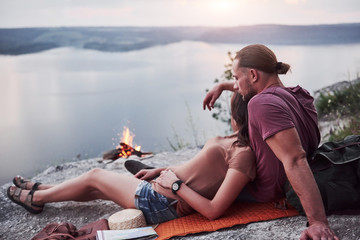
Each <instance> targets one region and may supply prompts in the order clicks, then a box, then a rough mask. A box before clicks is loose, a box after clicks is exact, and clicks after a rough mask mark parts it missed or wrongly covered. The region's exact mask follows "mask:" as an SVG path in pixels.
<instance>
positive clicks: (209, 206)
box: [7, 94, 255, 224]
mask: <svg viewBox="0 0 360 240" xmlns="http://www.w3.org/2000/svg"><path fill="white" fill-rule="evenodd" d="M231 103H232V104H231V105H232V126H233V129H234V131H238V134H234V135H232V136H228V137H215V138H213V139H210V140H209V141H208V142H207V143H206V144H205V146H204V148H203V149H202V150H201V151H200V152H199V153H198V154H197V155H196V156H195V157H194V158H193V159H191V160H190V161H188V162H186V163H184V164H181V165H177V166H172V167H169V168H167V169H165V168H158V169H150V170H141V171H140V172H138V173H137V174H136V175H135V177H133V176H128V175H122V174H119V173H116V172H109V171H106V170H103V169H93V170H91V171H89V172H87V173H85V174H83V175H81V176H79V177H77V178H74V179H71V180H68V181H65V182H63V183H61V184H58V185H46V184H34V183H32V182H30V181H27V180H24V179H23V178H21V177H15V178H14V184H15V185H16V187H15V186H11V187H9V188H8V191H7V194H8V197H9V198H10V199H11V200H12V201H13V202H15V203H17V204H19V205H21V206H23V207H24V208H25V209H26V210H28V211H29V212H32V213H35V214H36V213H40V212H41V211H42V210H43V207H44V205H45V203H51V202H61V201H70V200H72V201H90V200H95V199H104V200H112V201H114V202H115V203H117V204H118V205H120V206H121V207H123V208H137V209H140V210H142V212H143V213H144V216H145V219H146V221H147V223H148V224H155V223H160V222H164V221H169V220H171V219H174V218H177V217H180V216H184V215H188V214H190V213H192V212H194V211H197V212H199V213H200V214H202V215H204V216H205V217H207V218H208V219H216V218H218V217H219V216H221V215H222V214H223V213H224V212H225V210H226V209H227V208H228V207H229V206H230V205H231V204H232V203H233V202H234V200H235V199H236V198H237V197H238V195H239V194H240V193H241V191H242V189H243V188H244V187H245V185H246V184H247V183H248V182H250V181H252V180H253V179H254V178H255V156H254V154H253V152H252V151H251V149H250V148H249V147H248V135H247V106H246V103H244V102H243V100H242V97H241V95H240V94H234V96H233V98H232V101H231ZM159 173H160V176H159V177H158V178H156V179H153V178H154V177H155V176H157V175H158V174H159ZM148 181H150V182H148Z"/></svg>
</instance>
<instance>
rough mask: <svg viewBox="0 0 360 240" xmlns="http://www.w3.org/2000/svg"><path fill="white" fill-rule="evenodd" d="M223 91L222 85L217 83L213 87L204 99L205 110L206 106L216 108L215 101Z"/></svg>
mask: <svg viewBox="0 0 360 240" xmlns="http://www.w3.org/2000/svg"><path fill="white" fill-rule="evenodd" d="M221 93H222V89H221V88H220V85H216V86H215V87H214V88H213V89H211V90H210V91H209V92H208V93H207V94H206V96H205V98H204V101H203V109H204V110H205V109H206V107H207V108H208V109H209V111H211V109H213V108H214V103H215V101H216V99H218V98H219V97H220V95H221Z"/></svg>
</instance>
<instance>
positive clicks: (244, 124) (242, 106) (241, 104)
mask: <svg viewBox="0 0 360 240" xmlns="http://www.w3.org/2000/svg"><path fill="white" fill-rule="evenodd" d="M231 116H232V118H233V119H234V120H235V122H236V125H237V127H238V128H239V132H238V139H237V141H236V144H237V145H238V146H248V145H249V143H250V141H249V127H248V108H247V103H246V102H245V101H244V100H243V97H242V95H241V94H240V93H238V92H235V93H234V95H233V97H232V98H231Z"/></svg>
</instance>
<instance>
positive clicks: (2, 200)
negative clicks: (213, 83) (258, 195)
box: [0, 148, 360, 240]
mask: <svg viewBox="0 0 360 240" xmlns="http://www.w3.org/2000/svg"><path fill="white" fill-rule="evenodd" d="M198 151H199V149H197V148H196V149H186V150H182V151H178V152H164V153H159V154H156V155H155V156H154V157H151V158H147V159H144V160H143V162H144V163H146V164H150V165H153V166H165V165H172V164H177V163H180V162H183V161H186V160H187V159H189V158H191V157H192V156H194V155H195V154H196V153H197V152H198ZM134 159H136V158H134ZM100 160H101V159H89V160H81V161H77V162H71V163H65V164H62V165H58V166H53V167H50V168H48V169H47V170H45V171H44V172H42V173H40V174H38V175H36V176H34V177H33V178H32V179H33V180H34V181H40V182H43V183H59V182H62V181H63V180H66V179H69V178H72V177H75V176H78V175H79V174H81V173H84V172H86V171H88V170H90V169H92V168H95V167H98V168H103V169H108V170H112V171H117V172H119V173H124V174H128V173H127V172H126V170H125V169H124V167H123V163H124V161H123V160H122V159H119V160H117V161H115V162H113V163H109V164H106V163H102V162H99V161H100ZM10 181H11V179H9V183H7V184H5V185H3V186H1V192H0V239H16V240H22V239H31V237H32V236H34V235H35V234H36V233H37V232H38V231H40V230H41V229H42V228H43V227H45V226H46V225H47V224H48V223H52V222H63V221H67V222H71V223H73V224H74V225H75V226H77V227H80V226H82V225H85V224H87V223H89V222H92V221H96V220H98V219H100V218H108V217H109V216H110V215H111V214H113V213H115V212H117V211H119V210H121V208H120V207H119V206H117V205H116V204H114V203H112V202H110V201H100V200H98V201H93V202H88V203H77V202H66V203H53V204H47V205H46V207H45V209H44V211H43V212H42V213H41V214H38V215H32V214H30V213H28V212H27V211H25V210H24V209H23V208H22V207H20V206H18V205H16V204H14V203H12V202H11V201H10V200H8V199H7V197H6V189H7V188H8V186H10V185H11V182H10ZM116 184H122V183H116ZM329 222H330V225H331V227H332V228H333V229H334V230H335V232H336V233H337V235H338V236H339V237H340V239H342V240H360V216H344V215H343V216H329ZM305 224H306V218H305V217H303V216H298V217H290V218H283V219H278V220H272V221H265V222H257V223H250V224H246V225H238V226H235V227H232V228H227V229H222V230H219V231H216V232H209V233H199V234H193V235H188V236H185V237H176V238H174V239H254V240H255V239H256V240H258V239H299V237H300V234H301V232H302V231H303V230H304V229H305V228H306V227H305Z"/></svg>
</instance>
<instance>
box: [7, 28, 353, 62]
mask: <svg viewBox="0 0 360 240" xmlns="http://www.w3.org/2000/svg"><path fill="white" fill-rule="evenodd" d="M185 40H187V41H203V42H211V43H238V44H251V43H263V44H281V45H321V44H350V43H359V42H360V23H352V24H332V25H304V26H291V25H254V26H239V27H59V28H11V29H9V28H2V29H0V54H6V55H19V54H26V53H35V52H39V51H44V50H48V49H52V48H57V47H75V48H84V49H93V50H99V51H107V52H123V51H131V50H138V49H143V48H148V47H152V46H155V45H163V44H169V43H174V42H179V41H185Z"/></svg>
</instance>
